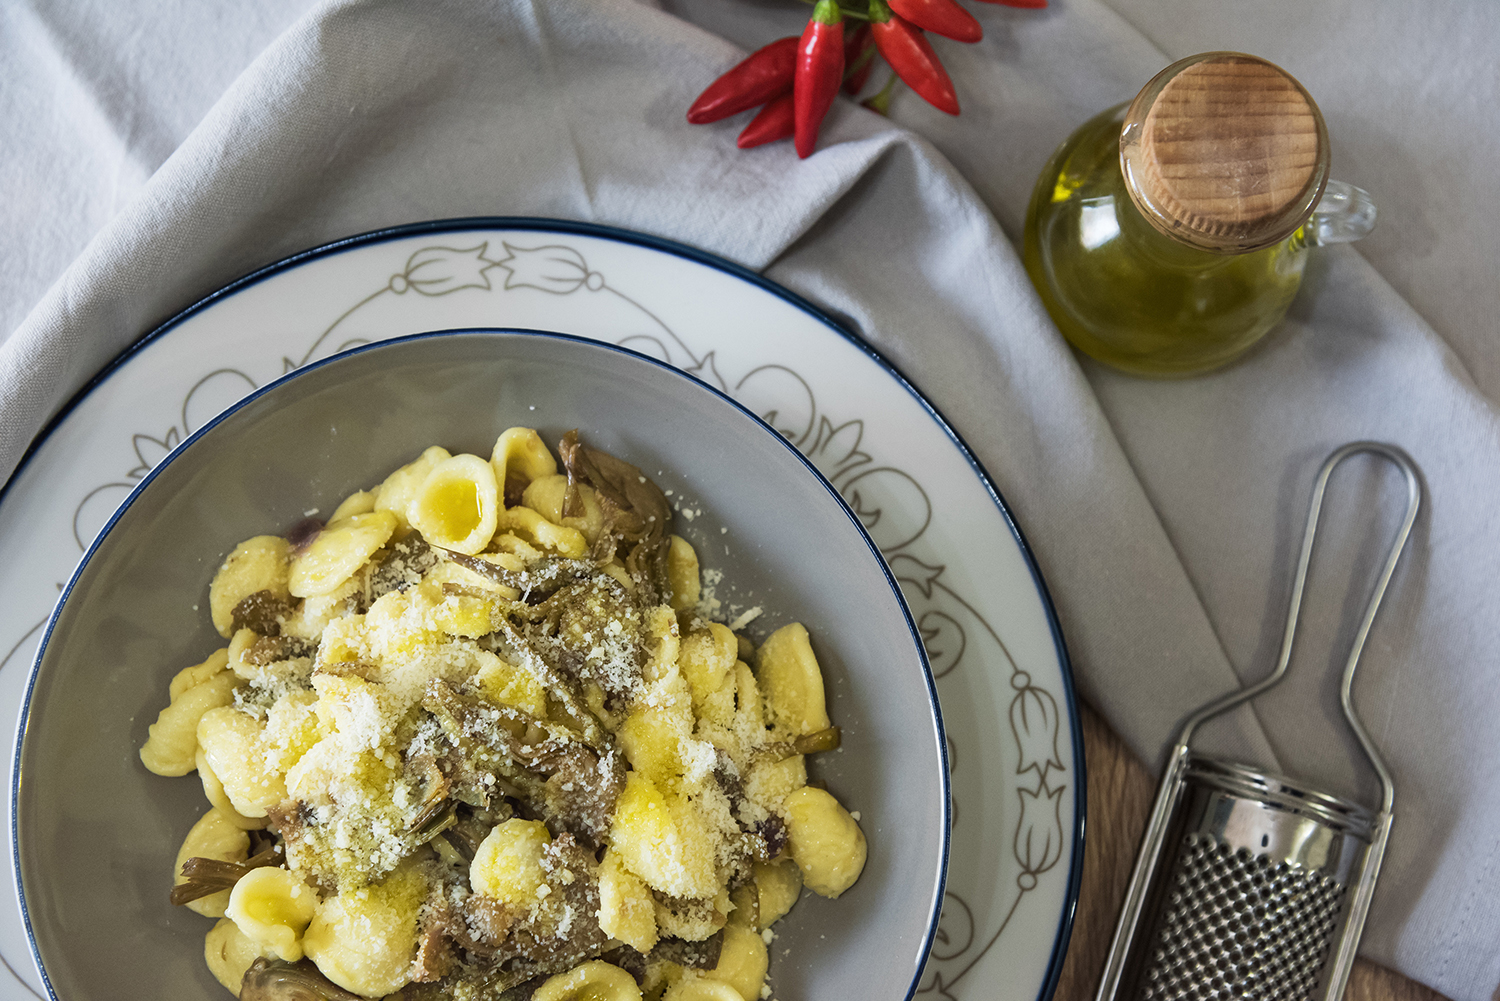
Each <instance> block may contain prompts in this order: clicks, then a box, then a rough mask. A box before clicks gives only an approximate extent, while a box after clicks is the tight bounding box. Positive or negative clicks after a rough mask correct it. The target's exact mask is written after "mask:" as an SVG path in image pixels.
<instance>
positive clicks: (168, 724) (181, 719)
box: [141, 654, 239, 776]
mask: <svg viewBox="0 0 1500 1001" xmlns="http://www.w3.org/2000/svg"><path fill="white" fill-rule="evenodd" d="M217 656H218V655H217V654H216V655H215V657H217ZM213 659H214V658H210V661H209V662H211V661H212V660H213ZM205 663H208V662H205ZM238 681H239V679H237V678H236V677H235V676H234V675H233V674H230V673H229V672H227V671H222V670H221V671H219V672H217V673H215V674H213V675H212V676H211V677H209V678H208V679H207V680H205V681H200V682H199V683H198V684H196V685H193V686H192V687H190V688H186V689H183V690H182V691H181V693H180V694H178V695H176V696H174V697H173V698H172V702H171V704H169V705H168V706H167V708H165V709H163V710H162V711H161V712H160V713H159V714H157V717H156V722H155V723H153V724H151V726H150V727H148V728H147V730H146V734H147V735H146V744H145V746H144V747H142V748H141V762H142V763H143V764H144V765H145V766H146V767H147V768H148V769H150V770H151V771H153V772H155V773H156V774H158V775H172V776H176V775H186V774H187V773H188V772H190V771H192V770H193V769H194V767H196V764H197V758H198V727H199V724H200V722H201V720H202V719H203V717H204V715H205V714H207V713H209V712H211V711H213V710H214V709H217V708H220V707H223V706H227V705H229V704H230V703H232V702H233V701H234V689H235V686H236V685H237V684H238Z"/></svg>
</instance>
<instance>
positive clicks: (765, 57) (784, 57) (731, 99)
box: [687, 35, 798, 125]
mask: <svg viewBox="0 0 1500 1001" xmlns="http://www.w3.org/2000/svg"><path fill="white" fill-rule="evenodd" d="M797 42H798V39H797V36H796V35H789V36H787V37H786V38H778V39H777V40H776V41H774V42H772V43H771V44H770V45H767V46H765V47H764V48H760V49H756V50H755V51H754V52H752V53H750V55H749V56H747V57H746V58H745V59H744V60H743V61H741V62H740V63H739V64H738V65H736V66H735V67H734V68H733V69H731V70H730V71H729V72H728V73H725V74H724V75H723V76H721V77H719V78H718V79H717V80H715V81H714V82H713V83H711V84H709V85H708V89H707V90H705V91H704V92H703V93H702V94H699V95H698V100H696V101H694V102H693V106H692V107H691V108H689V109H688V113H687V120H688V121H690V122H692V123H693V124H694V125H707V124H708V123H709V122H717V121H718V120H719V119H721V118H728V117H729V116H730V115H737V114H739V113H740V112H741V111H745V110H746V109H748V108H753V107H755V106H756V105H760V104H765V103H766V102H767V101H769V100H770V99H771V98H773V97H777V96H778V95H781V94H785V93H786V92H787V91H789V90H791V89H792V75H793V72H794V70H795V69H796V65H797Z"/></svg>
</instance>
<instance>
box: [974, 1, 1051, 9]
mask: <svg viewBox="0 0 1500 1001" xmlns="http://www.w3.org/2000/svg"><path fill="white" fill-rule="evenodd" d="M979 2H980V3H994V4H1000V5H1002V6H1005V7H1023V8H1025V9H1026V10H1041V9H1042V8H1043V7H1045V6H1047V0H979Z"/></svg>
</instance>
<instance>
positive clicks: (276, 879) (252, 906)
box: [224, 867, 318, 963]
mask: <svg viewBox="0 0 1500 1001" xmlns="http://www.w3.org/2000/svg"><path fill="white" fill-rule="evenodd" d="M317 910H318V897H317V895H316V894H315V893H313V891H312V889H311V888H310V887H309V886H308V885H307V884H306V883H304V882H303V881H302V877H300V876H298V875H297V874H296V873H294V872H289V871H288V870H286V869H277V868H271V867H262V868H259V869H251V870H250V871H249V872H247V873H245V875H243V876H241V877H240V879H239V882H237V883H235V884H234V889H233V890H231V891H230V894H229V904H228V906H227V907H225V909H224V915H225V917H227V918H229V920H231V921H233V922H234V923H235V926H236V927H237V928H239V930H240V931H241V933H243V934H244V936H245V937H246V938H248V939H249V940H250V941H251V942H254V943H255V945H256V946H257V947H259V948H260V950H261V951H262V953H263V954H265V955H268V956H272V955H274V956H277V957H279V958H281V959H284V960H286V961H287V962H289V963H295V962H296V961H297V960H299V959H301V958H302V933H303V932H304V931H306V930H307V926H308V923H309V922H311V921H312V919H313V915H314V914H315V913H317Z"/></svg>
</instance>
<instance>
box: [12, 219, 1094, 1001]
mask: <svg viewBox="0 0 1500 1001" xmlns="http://www.w3.org/2000/svg"><path fill="white" fill-rule="evenodd" d="M476 229H489V230H505V229H514V230H529V231H534V232H549V233H564V234H569V235H575V236H590V237H597V238H601V239H605V240H612V241H615V242H618V243H626V244H632V245H634V246H639V247H645V248H647V249H650V250H656V251H659V252H662V253H667V254H671V255H672V256H674V257H681V258H683V259H685V260H689V261H692V262H694V263H697V264H701V265H703V266H705V267H710V268H713V269H715V270H718V271H722V272H724V273H726V274H729V275H731V276H733V277H735V278H738V279H740V280H742V281H745V282H749V283H750V284H752V285H755V286H757V287H759V288H761V289H762V290H764V291H766V292H769V293H771V294H772V295H775V296H776V297H777V298H779V299H782V300H783V301H785V302H787V303H788V304H790V305H792V306H793V307H795V308H797V309H799V310H801V311H802V312H804V313H807V314H808V315H809V316H811V317H813V318H814V319H816V320H818V321H819V322H821V323H822V324H824V325H825V326H827V327H828V328H829V329H830V330H832V331H833V332H834V333H836V334H838V335H839V336H840V337H842V338H844V339H845V340H846V341H848V342H849V343H850V344H852V345H853V346H854V347H856V348H858V349H859V350H860V351H862V352H864V353H865V354H866V355H867V356H868V357H869V358H870V359H871V360H873V361H874V362H875V363H876V364H878V365H880V366H881V367H882V368H884V369H885V370H886V372H887V373H889V374H890V376H891V377H892V378H893V379H895V380H896V382H897V383H898V384H899V385H900V386H901V387H902V388H903V389H905V390H906V391H907V393H909V394H910V395H911V396H912V397H913V398H914V399H915V400H916V402H917V403H918V405H919V406H921V407H922V409H923V410H924V411H926V412H927V414H928V416H929V417H930V418H932V420H933V421H934V422H935V423H936V424H937V425H938V427H940V428H941V429H942V430H943V433H944V434H946V435H947V436H948V438H949V439H950V440H951V441H952V442H953V443H954V445H955V446H957V448H958V449H959V451H960V452H961V453H962V454H963V456H964V459H965V460H966V461H967V462H968V463H969V466H970V468H972V469H973V471H974V473H975V475H976V476H978V477H979V480H980V482H981V483H982V484H983V485H984V489H985V491H986V492H987V493H988V494H989V495H990V499H991V500H992V501H993V502H994V504H995V506H996V508H998V509H999V511H1000V515H1001V517H1002V518H1003V519H1004V521H1005V524H1006V526H1007V527H1008V528H1009V529H1010V533H1011V535H1012V537H1014V539H1015V541H1016V544H1017V546H1018V547H1019V548H1020V551H1021V556H1022V559H1023V560H1024V561H1025V564H1026V569H1027V571H1028V572H1029V573H1030V574H1031V579H1032V584H1033V585H1034V586H1035V588H1036V590H1037V595H1038V597H1040V599H1041V602H1042V610H1043V613H1044V614H1045V615H1046V618H1047V626H1048V628H1049V630H1050V631H1051V634H1052V641H1053V646H1054V647H1055V648H1056V651H1057V659H1058V666H1059V668H1060V669H1061V670H1060V672H1059V673H1060V674H1061V676H1062V686H1063V697H1064V701H1065V703H1066V705H1067V712H1068V719H1069V722H1070V724H1071V730H1072V734H1071V737H1072V739H1071V745H1072V753H1073V762H1074V767H1075V768H1076V769H1077V771H1076V773H1075V774H1076V778H1075V780H1074V783H1073V818H1074V820H1073V850H1072V853H1071V858H1070V859H1069V872H1068V886H1067V890H1066V893H1065V896H1064V901H1063V911H1062V914H1061V915H1060V916H1059V919H1058V926H1057V934H1056V936H1055V938H1054V940H1053V948H1052V956H1051V958H1050V960H1049V962H1048V966H1047V973H1046V976H1045V977H1044V978H1043V981H1042V986H1041V989H1040V990H1039V991H1038V993H1037V997H1036V1001H1051V998H1052V996H1053V994H1054V993H1055V992H1056V990H1057V983H1058V980H1059V979H1060V978H1061V976H1062V967H1063V958H1064V956H1065V955H1066V954H1067V949H1068V942H1069V940H1070V938H1071V937H1072V930H1073V920H1074V917H1075V915H1076V912H1077V908H1078V893H1079V888H1080V886H1081V884H1082V881H1083V846H1084V837H1085V830H1086V813H1087V803H1086V799H1087V796H1086V790H1087V785H1088V777H1087V768H1086V761H1085V757H1084V748H1083V729H1082V719H1081V717H1080V715H1079V711H1078V701H1077V694H1076V692H1075V689H1074V684H1073V666H1072V660H1071V658H1070V657H1069V656H1068V649H1067V643H1066V641H1065V639H1064V637H1063V631H1062V624H1061V621H1060V620H1059V618H1058V615H1057V608H1056V606H1055V605H1054V604H1053V601H1052V594H1051V591H1050V590H1049V589H1048V588H1047V583H1046V581H1045V580H1044V579H1043V577H1042V572H1041V568H1040V567H1039V566H1038V565H1037V561H1036V555H1035V553H1034V552H1033V550H1032V548H1031V544H1030V543H1029V542H1028V541H1027V540H1026V536H1025V534H1024V533H1023V532H1022V531H1021V528H1020V525H1018V524H1017V522H1016V519H1015V516H1014V515H1013V514H1012V513H1011V510H1010V506H1009V505H1008V504H1007V503H1006V502H1005V498H1004V497H1003V496H1002V495H1001V493H1000V490H999V488H998V487H997V486H996V485H995V482H994V479H993V478H992V477H991V476H990V474H989V471H988V470H987V469H985V468H984V464H983V463H981V462H980V461H979V459H978V457H977V456H976V455H975V454H974V450H973V449H972V448H970V447H969V444H968V442H967V441H965V440H964V438H963V436H962V435H960V434H959V433H958V431H957V429H955V428H954V426H953V425H952V424H951V423H949V421H948V419H947V418H946V417H944V416H943V414H942V413H941V411H939V410H938V409H937V407H936V406H934V405H933V404H932V403H931V402H930V401H929V400H928V399H927V398H926V397H925V396H923V395H922V393H921V392H919V391H918V390H917V388H916V387H915V386H914V385H913V384H912V382H911V380H909V379H908V378H907V377H906V376H905V374H903V373H902V372H901V370H900V369H899V368H897V367H896V365H895V364H894V363H892V362H891V361H890V360H888V359H887V358H886V357H885V356H884V355H882V354H881V353H880V352H879V351H878V350H876V349H875V347H874V346H872V345H871V344H870V343H869V342H868V341H866V340H865V339H864V338H862V337H860V336H859V335H858V334H857V333H855V332H854V331H852V330H850V329H849V328H848V327H846V326H845V325H844V324H843V323H842V322H840V321H839V320H837V319H835V318H834V317H833V316H832V315H831V314H829V313H827V312H825V311H824V310H823V309H821V308H819V307H818V306H816V305H814V304H813V303H812V302H810V301H809V300H807V299H805V298H803V297H802V296H800V295H798V294H797V293H795V292H793V291H791V290H790V289H788V288H786V287H784V286H782V285H779V284H777V283H776V282H773V281H771V280H770V279H769V278H766V277H764V276H763V275H761V274H759V273H758V272H755V271H752V270H751V269H749V268H747V267H745V266H744V265H742V264H737V263H735V262H734V261H731V260H728V259H727V258H724V257H720V256H719V255H717V254H712V253H710V252H708V251H705V250H700V249H698V248H697V247H693V246H690V245H688V244H685V243H680V242H678V241H676V240H672V239H668V238H666V237H661V236H655V235H653V234H649V233H640V232H636V231H634V230H628V229H622V228H620V227H617V226H609V225H605V224H601V223H591V222H579V221H575V220H569V219H551V218H546V217H541V216H457V217H453V218H448V219H431V220H425V221H422V222H415V223H405V224H401V225H396V226H387V227H382V228H380V229H375V230H370V231H368V232H365V233H357V234H354V235H352V236H346V237H341V238H339V239H337V240H332V241H330V242H328V243H323V244H319V245H317V246H315V247H311V248H308V249H306V250H302V251H299V252H297V253H295V254H291V255H289V256H287V257H283V258H280V259H279V260H276V261H273V262H271V263H269V264H266V265H263V266H262V267H260V268H257V269H256V270H254V271H251V272H249V273H248V274H246V275H243V276H241V277H240V278H237V279H235V280H234V281H232V282H230V283H228V284H227V285H223V286H221V287H219V288H218V289H216V290H214V291H213V292H210V293H209V294H207V295H205V296H203V297H202V298H200V299H198V300H197V301H196V302H194V303H193V304H192V305H190V306H188V307H186V308H184V309H182V310H181V311H179V312H177V313H176V314H173V315H172V316H170V317H169V318H168V319H166V320H164V321H163V322H161V323H160V324H158V325H157V326H156V327H155V328H153V329H152V330H151V331H150V332H149V333H147V334H146V335H145V336H143V337H141V338H140V339H139V340H137V341H135V342H134V343H133V344H131V345H130V346H129V347H127V348H125V349H124V350H123V351H121V352H120V353H119V354H118V355H116V356H115V358H114V359H113V360H112V361H110V362H109V363H108V364H107V365H105V366H104V367H103V368H101V369H100V370H99V372H98V373H96V374H95V375H94V376H93V378H91V379H90V380H89V381H88V382H86V383H85V384H84V385H83V386H82V387H81V388H80V389H79V390H78V391H77V392H76V393H74V394H73V395H72V396H71V397H70V398H69V399H68V401H67V402H66V403H65V404H64V405H63V406H62V407H61V408H59V409H58V411H57V413H56V414H54V415H53V416H52V417H51V418H50V419H49V420H48V421H47V423H46V424H45V425H44V426H43V427H42V429H41V430H40V431H39V432H38V433H37V435H36V437H35V438H33V439H32V442H31V444H30V445H29V446H28V447H27V449H26V451H25V452H24V453H23V454H22V456H21V459H20V461H19V462H17V463H16V468H15V469H14V470H13V471H12V472H11V474H10V476H9V477H8V478H7V480H6V482H5V483H4V485H3V486H0V504H4V503H5V500H6V498H7V497H8V496H9V493H10V488H11V486H12V485H13V484H14V483H15V482H16V480H17V479H18V478H19V477H20V475H21V473H22V471H23V470H24V469H25V468H26V466H27V465H28V464H29V463H30V461H31V459H32V458H33V457H34V456H35V455H36V453H37V451H38V450H39V449H40V448H41V446H42V445H43V444H44V443H45V442H46V440H47V439H48V438H49V437H50V436H51V435H52V433H53V432H54V431H55V430H56V429H57V428H58V426H59V425H60V424H61V423H62V422H63V421H64V420H66V419H67V417H68V416H69V414H71V413H72V412H73V410H75V409H76V408H77V407H78V405H79V404H80V403H82V402H83V400H84V399H85V398H87V397H88V396H89V394H91V393H92V392H93V391H94V390H95V389H97V388H98V387H99V386H100V385H102V384H103V383H104V382H105V381H107V380H108V379H109V378H110V376H112V375H114V374H115V372H117V371H118V370H119V369H121V368H123V367H124V366H125V365H126V364H128V363H129V361H130V360H131V359H132V358H133V357H134V356H135V355H136V354H137V353H138V352H140V351H143V350H144V349H146V348H147V347H149V346H150V345H151V344H153V343H154V342H155V341H157V340H158V339H160V338H161V337H163V336H165V335H166V334H167V333H169V332H170V331H171V330H172V329H173V328H175V327H177V326H178V325H179V324H181V323H183V322H184V321H186V320H188V319H190V318H191V317H193V316H195V315H196V314H198V313H200V312H202V311H203V310H205V309H207V308H208V307H209V306H211V305H213V304H215V303H217V302H218V301H219V300H221V299H225V298H228V297H229V296H231V295H234V294H236V293H238V292H240V291H242V290H243V289H245V288H248V287H249V286H251V285H255V284H257V283H259V282H261V281H263V280H265V279H266V278H269V277H272V276H273V275H276V274H279V273H281V272H283V271H288V270H290V269H292V268H294V267H298V266H300V265H302V264H305V263H307V262H309V261H312V260H316V259H318V258H322V257H329V256H332V255H334V254H337V253H340V252H342V251H345V250H352V249H356V248H360V247H365V246H369V245H373V244H378V243H386V242H389V241H392V240H400V239H405V238H407V237H412V236H419V235H422V234H428V233H449V232H456V231H462V230H476ZM903 600H904V599H903ZM59 601H61V597H59ZM49 626H50V618H49ZM38 650H39V651H40V647H39V648H38ZM32 670H33V671H34V670H35V663H34V662H33V665H32ZM27 698H28V699H29V698H30V680H29V679H28V682H27ZM23 718H24V717H23ZM19 746H20V745H19V737H18V740H17V748H19ZM945 753H946V751H945ZM13 788H14V787H13ZM12 826H14V804H13V803H12ZM14 844H15V842H14V832H13V833H12V853H13V854H14ZM12 871H13V872H14V873H15V874H16V876H17V878H19V871H18V870H16V869H15V868H14V866H13V867H12ZM22 917H23V919H24V918H25V912H24V910H23V912H22ZM27 935H28V938H29V937H30V926H29V925H28V926H27ZM34 951H35V950H34V949H33V952H34ZM43 977H44V981H45V974H44V975H43ZM50 989H51V988H50V985H49V986H48V990H49V991H50Z"/></svg>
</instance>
